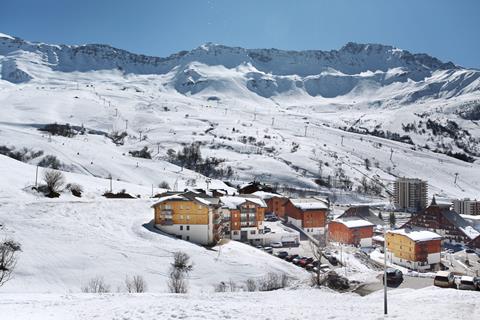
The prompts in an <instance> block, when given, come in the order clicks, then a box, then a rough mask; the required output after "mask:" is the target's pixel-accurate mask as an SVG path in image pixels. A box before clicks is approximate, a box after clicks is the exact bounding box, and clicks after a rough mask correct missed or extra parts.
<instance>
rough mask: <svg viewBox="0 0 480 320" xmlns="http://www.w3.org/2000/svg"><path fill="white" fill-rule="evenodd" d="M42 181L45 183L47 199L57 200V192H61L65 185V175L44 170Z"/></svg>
mask: <svg viewBox="0 0 480 320" xmlns="http://www.w3.org/2000/svg"><path fill="white" fill-rule="evenodd" d="M43 181H45V184H46V187H47V191H48V193H47V194H46V196H47V197H50V198H57V197H59V196H60V194H59V192H60V191H62V188H63V185H64V184H65V175H64V174H63V173H62V172H61V171H56V170H45V171H44V172H43Z"/></svg>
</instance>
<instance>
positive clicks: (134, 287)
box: [125, 275, 147, 293]
mask: <svg viewBox="0 0 480 320" xmlns="http://www.w3.org/2000/svg"><path fill="white" fill-rule="evenodd" d="M125 287H126V288H127V291H128V292H129V293H142V292H145V291H147V283H146V282H145V279H143V277H142V276H139V275H136V276H133V278H132V279H130V278H129V277H128V276H127V277H126V278H125Z"/></svg>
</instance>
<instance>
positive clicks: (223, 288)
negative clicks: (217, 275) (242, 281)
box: [215, 281, 227, 292]
mask: <svg viewBox="0 0 480 320" xmlns="http://www.w3.org/2000/svg"><path fill="white" fill-rule="evenodd" d="M225 291H227V284H226V283H225V282H223V281H221V282H220V283H219V284H217V285H216V286H215V292H225Z"/></svg>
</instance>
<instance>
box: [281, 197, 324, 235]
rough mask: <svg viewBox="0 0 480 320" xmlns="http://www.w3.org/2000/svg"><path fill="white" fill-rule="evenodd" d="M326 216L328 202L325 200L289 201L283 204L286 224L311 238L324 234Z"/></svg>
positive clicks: (304, 199)
mask: <svg viewBox="0 0 480 320" xmlns="http://www.w3.org/2000/svg"><path fill="white" fill-rule="evenodd" d="M327 215H328V201H327V200H325V199H319V198H303V199H289V200H288V201H287V202H286V204H285V217H286V220H287V222H288V223H291V224H292V225H294V226H296V227H297V228H301V229H303V231H304V232H306V233H307V234H309V235H312V236H314V235H320V234H323V233H324V232H325V226H326V221H327Z"/></svg>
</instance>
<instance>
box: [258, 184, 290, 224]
mask: <svg viewBox="0 0 480 320" xmlns="http://www.w3.org/2000/svg"><path fill="white" fill-rule="evenodd" d="M252 195H254V196H257V197H259V198H261V199H263V200H264V201H265V203H266V204H267V209H266V213H273V214H275V215H276V216H277V217H280V218H282V219H283V218H285V204H286V203H287V201H288V198H287V197H284V196H282V195H280V194H277V193H272V192H265V191H257V192H254V193H252Z"/></svg>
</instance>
